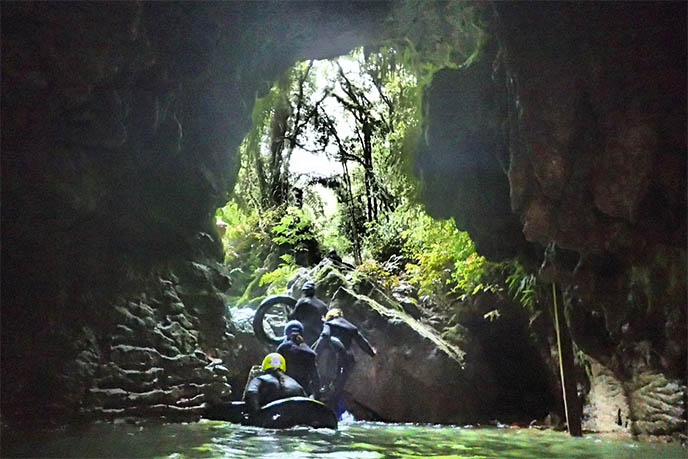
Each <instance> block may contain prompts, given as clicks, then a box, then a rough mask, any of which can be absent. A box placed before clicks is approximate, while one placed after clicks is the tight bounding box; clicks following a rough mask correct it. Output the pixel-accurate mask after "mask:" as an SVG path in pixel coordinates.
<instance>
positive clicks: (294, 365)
mask: <svg viewBox="0 0 688 459" xmlns="http://www.w3.org/2000/svg"><path fill="white" fill-rule="evenodd" d="M285 333H286V338H285V340H284V341H283V342H282V343H281V344H280V345H279V346H278V347H277V353H279V354H281V355H282V356H283V357H284V359H285V361H286V365H287V375H289V376H291V377H292V378H294V379H295V380H296V381H297V382H298V383H299V384H301V386H302V387H303V388H304V389H305V390H306V393H307V394H313V393H315V392H316V391H317V390H318V385H319V377H318V370H317V368H316V364H315V351H313V349H311V348H310V347H309V346H308V345H306V343H305V342H304V340H303V337H302V333H303V325H301V323H300V322H298V321H296V320H294V321H291V322H289V323H288V324H287V327H286V328H285Z"/></svg>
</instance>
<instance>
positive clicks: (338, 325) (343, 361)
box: [320, 317, 375, 397]
mask: <svg viewBox="0 0 688 459" xmlns="http://www.w3.org/2000/svg"><path fill="white" fill-rule="evenodd" d="M320 336H321V337H323V338H324V339H327V338H329V337H335V338H337V339H339V341H340V342H341V343H342V345H343V349H342V350H341V352H342V353H343V355H341V356H340V359H339V365H340V369H339V371H338V373H339V374H338V375H337V379H336V382H335V388H334V397H338V396H339V393H340V392H341V391H342V389H343V388H344V384H345V383H346V380H347V378H348V377H349V373H350V372H351V369H352V368H353V366H354V363H355V362H356V359H355V358H354V353H353V351H352V350H351V342H352V341H354V340H355V341H356V343H357V344H358V346H359V347H360V348H361V350H363V351H364V352H365V353H366V354H368V355H370V356H371V357H374V356H375V350H373V347H372V346H371V345H370V343H369V342H368V340H367V339H365V337H364V336H363V335H362V334H361V332H360V331H358V327H356V326H355V325H354V324H352V323H351V322H349V321H348V320H346V319H345V318H343V317H335V318H334V319H331V320H328V321H327V322H325V325H324V326H323V331H322V333H321V335H320Z"/></svg>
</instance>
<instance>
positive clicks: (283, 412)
mask: <svg viewBox="0 0 688 459" xmlns="http://www.w3.org/2000/svg"><path fill="white" fill-rule="evenodd" d="M248 423H249V424H250V425H254V426H258V427H266V428H269V429H288V428H289V427H294V426H299V425H301V426H310V427H315V428H327V429H336V428H337V416H336V415H335V414H334V412H333V411H332V410H331V409H329V408H328V407H327V406H326V405H325V404H324V403H323V402H319V401H318V400H313V399H312V398H307V397H289V398H283V399H280V400H275V401H274V402H270V403H268V404H267V405H265V406H264V407H262V408H261V409H260V410H258V412H257V413H254V414H253V416H251V417H250V418H249V422H248Z"/></svg>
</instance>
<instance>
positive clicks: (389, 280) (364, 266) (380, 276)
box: [356, 259, 399, 290]
mask: <svg viewBox="0 0 688 459" xmlns="http://www.w3.org/2000/svg"><path fill="white" fill-rule="evenodd" d="M356 269H358V270H359V271H361V272H362V273H363V274H365V275H367V276H369V277H371V278H372V279H374V280H376V281H377V282H379V283H380V284H382V286H383V287H384V288H385V289H387V290H392V289H393V288H394V287H396V286H398V285H399V276H398V275H394V274H392V273H390V272H389V271H387V270H386V269H385V268H383V267H382V265H380V263H378V262H377V261H375V260H371V259H367V260H364V261H363V263H361V264H360V265H358V266H357V267H356Z"/></svg>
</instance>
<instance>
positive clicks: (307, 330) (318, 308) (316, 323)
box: [287, 296, 327, 368]
mask: <svg viewBox="0 0 688 459" xmlns="http://www.w3.org/2000/svg"><path fill="white" fill-rule="evenodd" d="M325 314H327V305H326V304H325V303H323V301H322V300H321V299H319V298H318V297H316V296H304V297H303V298H301V299H300V300H299V301H297V302H296V306H295V307H294V310H293V311H292V312H291V314H289V320H298V321H299V322H301V323H302V324H303V328H304V330H303V339H304V340H305V341H306V344H308V345H309V346H311V345H312V344H313V343H314V342H315V341H316V340H317V339H318V336H320V332H321V331H322V327H323V324H322V317H323V316H324V315H325ZM287 368H289V367H287Z"/></svg>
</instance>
